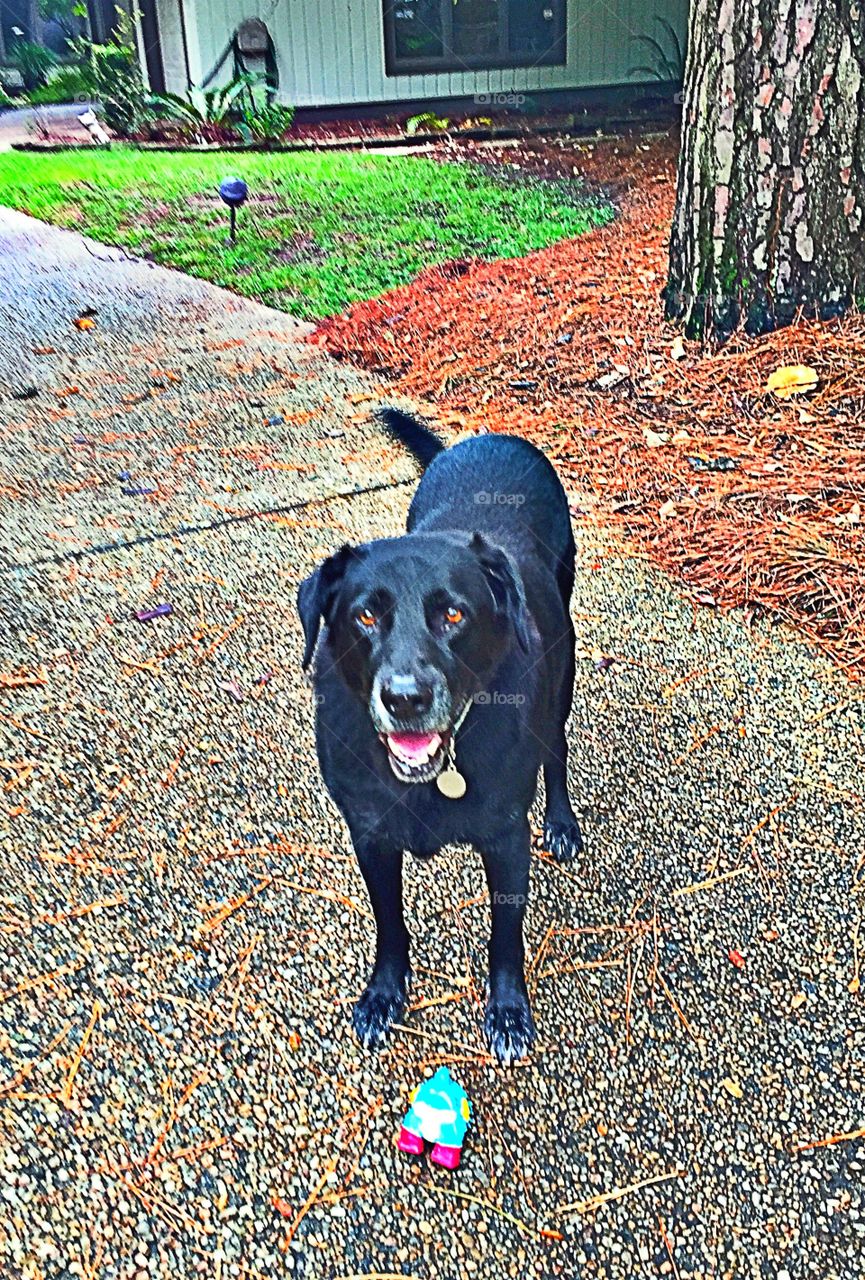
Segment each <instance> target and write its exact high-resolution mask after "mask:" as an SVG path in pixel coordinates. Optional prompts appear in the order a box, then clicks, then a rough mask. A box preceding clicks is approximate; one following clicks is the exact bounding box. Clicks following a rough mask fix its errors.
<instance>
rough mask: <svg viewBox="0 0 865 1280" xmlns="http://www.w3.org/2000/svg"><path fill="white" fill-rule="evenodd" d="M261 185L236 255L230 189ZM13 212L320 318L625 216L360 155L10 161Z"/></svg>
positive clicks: (6, 193)
mask: <svg viewBox="0 0 865 1280" xmlns="http://www.w3.org/2000/svg"><path fill="white" fill-rule="evenodd" d="M230 174H234V175H237V176H238V177H241V178H244V179H245V180H246V182H247V183H248V184H249V189H250V192H251V199H250V201H249V203H248V205H247V206H246V208H245V209H243V210H242V211H241V214H240V219H239V238H238V243H237V246H236V247H235V248H230V247H228V246H227V245H226V244H225V238H226V234H227V226H228V211H227V210H226V208H225V206H224V205H223V204H222V203H221V202H220V200H219V198H218V195H217V188H218V186H219V182H220V181H221V179H222V178H224V177H226V176H227V175H230ZM0 204H6V205H11V206H12V207H13V208H16V209H21V210H23V211H24V212H25V213H30V214H33V215H34V216H35V217H37V218H44V219H45V220H46V221H47V222H53V223H56V224H57V225H58V226H65V227H73V228H74V229H75V230H76V231H82V232H85V233H86V234H88V235H90V236H92V237H93V238H94V239H97V240H101V241H103V242H105V243H106V244H113V245H123V246H124V247H126V248H128V249H130V250H132V251H133V252H135V253H137V254H141V255H145V254H146V255H150V256H151V257H152V258H153V259H154V260H155V261H156V262H161V263H164V264H165V265H167V266H171V267H177V268H179V269H180V270H182V271H186V272H188V273H189V274H190V275H194V276H201V277H202V278H204V279H205V280H211V281H213V282H214V283H215V284H220V285H225V286H227V287H228V288H230V289H234V290H235V291H236V292H237V293H242V294H246V295H247V296H249V297H253V298H258V299H260V300H261V301H262V302H267V303H269V304H270V305H271V306H274V307H280V308H282V310H284V311H290V312H292V314H294V315H297V316H302V317H304V318H305V319H316V318H318V317H321V316H326V315H330V314H333V313H334V312H338V311H341V310H343V308H344V307H345V306H346V305H347V304H348V303H351V302H354V301H356V300H358V299H361V298H370V297H374V296H376V295H377V294H380V293H382V292H384V291H385V290H386V289H390V288H393V287H394V286H395V285H400V284H405V283H407V282H408V281H409V280H411V279H413V278H414V276H416V275H417V273H418V272H419V271H420V270H421V269H422V268H423V267H425V266H428V265H429V264H430V263H433V262H443V261H446V260H447V259H449V258H460V257H467V256H472V255H478V256H482V257H488V258H501V257H516V256H519V255H521V254H525V253H528V252H530V251H531V250H532V249H539V248H542V247H543V246H545V245H548V244H551V243H553V242H554V241H556V240H560V239H563V238H564V237H567V236H575V235H579V234H580V233H581V232H583V231H586V230H588V229H589V228H591V227H593V226H597V225H598V224H599V223H603V222H606V221H608V220H609V218H610V217H611V216H612V209H611V208H610V206H608V205H606V204H604V203H603V202H600V201H598V200H597V199H594V198H591V197H589V196H584V195H581V194H580V192H579V190H578V188H576V187H575V186H567V187H566V186H560V185H553V184H545V183H541V182H515V181H513V180H511V179H505V178H502V179H498V178H496V176H495V175H494V174H492V173H490V172H489V171H488V170H487V169H482V168H480V167H479V166H474V165H469V164H438V163H436V162H434V161H432V160H427V159H423V158H420V157H414V156H401V157H392V158H390V157H387V156H369V155H359V154H356V153H351V152H342V153H338V154H317V153H315V152H308V153H307V152H304V153H303V154H299V155H288V154H285V153H283V154H278V155H264V154H238V155H224V154H223V155H215V154H212V155H207V154H199V153H195V152H187V153H184V154H167V153H165V154H153V153H147V152H139V151H133V150H119V149H118V150H114V151H109V152H99V151H87V152H85V151H67V152H52V153H44V154H41V155H40V154H35V153H20V152H19V153H8V154H5V155H0Z"/></svg>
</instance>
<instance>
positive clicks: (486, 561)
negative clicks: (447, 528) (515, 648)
mask: <svg viewBox="0 0 865 1280" xmlns="http://www.w3.org/2000/svg"><path fill="white" fill-rule="evenodd" d="M469 546H470V548H471V550H472V551H474V553H475V555H476V556H477V558H478V560H479V562H480V566H481V568H482V569H483V572H484V577H485V578H486V580H487V584H488V585H489V588H490V591H491V592H492V593H493V599H494V600H495V602H496V610H497V612H498V613H500V614H504V615H506V616H507V617H508V618H510V620H511V623H512V625H513V628H514V634H515V635H516V637H517V641H518V642H519V645H520V648H521V649H523V650H524V651H525V652H526V653H528V651H529V648H530V647H531V633H530V631H529V612H528V607H527V605H526V596H525V592H524V591H523V584H522V580H521V578H520V575H519V573H518V572H517V570H516V568H515V567H514V564H513V561H512V560H511V558H510V556H509V555H507V554H506V552H504V551H502V549H501V547H494V546H493V545H492V543H490V542H487V540H486V538H485V537H484V536H483V534H482V533H475V534H473V535H472V540H471V542H470V543H469Z"/></svg>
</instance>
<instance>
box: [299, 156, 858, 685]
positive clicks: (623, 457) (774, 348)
mask: <svg viewBox="0 0 865 1280" xmlns="http://www.w3.org/2000/svg"><path fill="white" fill-rule="evenodd" d="M465 153H466V154H470V155H472V158H474V159H476V160H481V161H484V162H486V163H498V164H516V165H518V166H519V167H520V168H521V170H523V171H525V172H528V173H536V174H541V175H545V176H550V177H561V176H572V175H573V174H574V173H575V172H579V174H581V175H582V176H583V177H584V178H585V179H586V180H587V181H589V182H598V183H602V184H604V185H605V186H606V188H607V189H608V190H610V191H612V193H613V194H614V196H615V197H616V199H617V201H618V203H619V209H620V213H619V217H618V218H617V219H616V220H615V222H613V223H611V224H610V225H609V226H607V227H604V228H602V229H600V230H598V231H594V232H592V233H590V234H588V235H584V236H581V237H580V238H578V239H576V240H571V241H565V242H563V243H560V244H557V245H554V246H553V247H551V248H549V249H545V250H542V251H540V252H538V253H534V254H532V255H530V256H529V257H527V258H523V259H517V260H509V261H499V262H492V263H484V262H480V261H473V262H471V263H468V264H464V263H461V264H459V267H460V269H459V270H458V271H456V270H448V269H447V267H445V268H431V269H429V270H428V271H426V272H424V273H423V274H422V275H421V276H420V277H419V278H418V279H417V280H415V281H414V283H413V284H411V285H408V286H407V287H404V288H400V289H395V290H393V291H392V292H390V293H388V294H386V295H384V296H383V297H381V298H377V299H374V300H373V301H371V302H364V303H359V304H357V305H356V306H354V307H352V308H351V309H350V310H349V311H348V312H347V313H345V314H343V315H341V316H337V317H334V318H332V319H330V320H328V321H325V322H324V323H322V324H321V325H320V326H319V328H318V330H317V334H316V336H315V338H314V340H317V341H320V342H322V343H324V344H326V346H327V347H328V348H329V349H330V351H332V352H333V353H334V354H335V355H337V356H340V357H343V358H346V359H350V360H352V361H354V362H357V363H359V364H361V365H363V366H365V367H367V368H370V369H373V370H375V371H376V372H378V373H379V374H383V375H389V376H390V377H392V378H393V380H394V387H395V389H396V390H397V391H399V392H404V393H406V394H408V395H410V396H414V397H418V398H422V399H425V400H427V401H428V402H429V403H430V406H431V412H432V414H433V416H434V417H435V418H436V419H437V420H438V422H439V423H442V424H444V425H446V426H454V427H459V428H467V429H471V430H493V431H512V432H517V433H519V434H521V435H524V436H526V437H528V438H529V439H531V440H534V441H536V442H537V443H538V444H540V445H541V446H542V447H543V448H544V449H545V450H546V451H547V453H548V454H549V455H550V456H551V457H552V458H553V459H554V460H555V462H556V464H557V466H558V467H559V469H560V471H561V472H562V473H563V474H564V476H565V477H566V479H567V480H568V481H569V482H570V483H571V485H572V486H574V487H576V488H578V489H581V490H582V491H584V492H585V491H588V492H589V493H590V494H593V495H594V496H595V498H596V499H597V503H596V505H595V511H596V512H600V513H601V514H602V515H603V517H604V518H605V519H606V520H607V521H608V522H610V523H611V524H612V525H613V526H614V527H616V528H617V529H618V530H619V531H621V532H623V533H624V534H626V535H627V536H628V538H629V540H631V545H633V544H634V542H636V543H637V544H638V545H639V546H640V547H641V548H643V549H645V550H646V551H648V553H649V554H650V556H651V558H653V559H654V560H655V561H657V562H658V563H659V564H660V565H662V566H663V567H664V568H665V569H666V570H667V571H669V572H671V573H673V574H674V575H676V576H677V577H678V578H679V579H680V580H681V581H682V582H683V583H685V584H687V587H688V588H689V590H690V593H691V594H692V595H693V597H694V599H696V600H698V601H701V602H703V603H706V604H710V605H714V606H719V607H727V606H745V607H746V608H748V609H749V610H750V611H751V612H752V613H758V612H767V613H769V614H771V615H772V616H774V617H780V618H783V619H786V620H787V621H789V622H791V623H793V624H795V625H796V626H798V627H799V628H800V629H801V630H803V631H804V632H805V633H806V634H807V635H809V636H810V637H811V639H812V640H813V641H814V642H815V643H816V644H817V645H819V647H820V648H822V649H823V650H825V651H827V652H828V653H830V654H831V655H832V656H833V658H834V659H835V660H836V661H837V662H838V663H839V664H840V665H841V666H843V667H844V669H845V670H846V671H847V672H848V674H849V675H850V676H851V677H854V678H855V677H857V676H858V677H860V678H861V677H862V676H863V675H865V317H863V316H862V315H851V316H848V317H846V318H845V319H843V320H840V321H834V322H830V323H826V324H822V325H821V324H815V323H810V322H802V323H799V324H797V325H795V326H792V327H790V328H788V329H784V330H782V331H780V332H778V333H775V334H772V335H770V336H768V337H762V338H747V337H745V336H744V335H738V334H737V335H734V337H733V338H732V339H731V340H730V341H729V342H728V343H727V344H726V345H725V346H724V347H723V348H721V349H720V350H718V349H713V348H712V347H706V348H701V347H700V346H699V345H698V344H696V343H685V344H684V351H683V352H682V346H681V343H679V344H678V350H677V347H676V346H674V344H675V343H676V331H675V329H674V328H673V327H672V326H670V325H668V324H666V323H665V322H664V319H663V308H662V304H661V299H660V293H661V289H662V287H663V285H664V281H665V277H666V259H667V236H668V232H669V227H670V221H671V217H672V211H673V202H674V196H675V155H676V148H675V144H674V142H673V141H672V140H670V139H669V138H664V139H657V138H653V139H651V140H648V139H646V138H640V137H639V136H634V137H630V138H626V139H619V140H615V141H603V142H598V143H577V142H573V141H570V140H568V141H561V142H559V143H550V142H540V141H539V142H537V143H521V144H520V146H519V148H518V149H513V148H511V149H508V150H503V151H501V152H500V153H499V154H498V156H497V157H494V156H493V154H492V153H491V152H490V150H489V149H485V150H480V149H478V150H477V151H473V150H472V149H471V148H465ZM451 154H452V155H453V152H451ZM677 354H678V356H679V358H678V359H677V358H675V356H676V355H677ZM791 364H805V365H810V366H812V367H813V368H814V369H815V370H816V372H817V373H818V375H819V379H820V381H819V385H818V386H817V388H816V390H815V391H813V392H811V393H810V394H807V395H800V396H797V397H795V398H793V399H789V400H786V401H782V400H779V399H778V398H777V397H776V396H775V395H774V394H772V393H771V392H769V391H767V390H766V381H767V378H768V376H769V374H770V373H771V372H772V371H773V370H775V369H777V368H778V367H780V366H784V365H791ZM712 468H728V469H726V470H722V469H718V470H713V469H712Z"/></svg>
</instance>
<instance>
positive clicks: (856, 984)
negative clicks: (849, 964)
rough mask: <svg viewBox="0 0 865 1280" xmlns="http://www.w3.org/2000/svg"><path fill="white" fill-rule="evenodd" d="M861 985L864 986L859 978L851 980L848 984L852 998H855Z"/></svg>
mask: <svg viewBox="0 0 865 1280" xmlns="http://www.w3.org/2000/svg"><path fill="white" fill-rule="evenodd" d="M861 985H862V984H861V982H860V981H859V979H858V978H851V979H850V981H849V982H848V983H847V990H848V991H849V992H850V994H851V996H855V994H856V992H857V991H858V990H859V988H860V986H861Z"/></svg>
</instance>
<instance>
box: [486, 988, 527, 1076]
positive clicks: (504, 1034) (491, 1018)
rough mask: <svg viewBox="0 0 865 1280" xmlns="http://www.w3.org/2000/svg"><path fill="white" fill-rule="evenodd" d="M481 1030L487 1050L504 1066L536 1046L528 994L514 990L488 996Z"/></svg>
mask: <svg viewBox="0 0 865 1280" xmlns="http://www.w3.org/2000/svg"><path fill="white" fill-rule="evenodd" d="M484 1032H485V1034H486V1037H487V1043H488V1044H489V1047H490V1053H491V1054H492V1055H493V1057H494V1058H498V1060H499V1062H500V1063H501V1064H502V1066H503V1067H509V1066H510V1065H511V1063H512V1062H517V1061H519V1059H520V1058H524V1057H525V1056H526V1054H527V1053H528V1052H529V1050H530V1049H533V1048H534V1045H535V1023H534V1019H533V1018H532V1011H531V1009H530V1008H529V1000H528V996H525V995H521V994H520V993H518V992H514V993H513V994H512V995H509V996H507V997H503V998H500V999H496V998H495V997H490V1000H489V1002H488V1004H487V1011H486V1015H485V1016H484Z"/></svg>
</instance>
